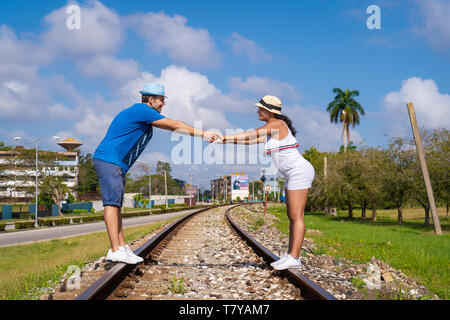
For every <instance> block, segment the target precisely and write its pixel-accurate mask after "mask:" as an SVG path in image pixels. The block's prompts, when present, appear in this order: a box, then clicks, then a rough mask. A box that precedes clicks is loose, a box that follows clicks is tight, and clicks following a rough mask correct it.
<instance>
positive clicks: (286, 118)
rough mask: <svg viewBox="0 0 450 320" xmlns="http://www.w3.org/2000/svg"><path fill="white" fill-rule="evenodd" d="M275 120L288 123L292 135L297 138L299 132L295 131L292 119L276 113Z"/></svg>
mask: <svg viewBox="0 0 450 320" xmlns="http://www.w3.org/2000/svg"><path fill="white" fill-rule="evenodd" d="M275 118H277V119H280V120H283V121H284V122H286V124H287V126H288V128H289V130H291V132H292V135H293V136H294V137H295V134H296V133H297V130H295V128H294V127H293V126H292V121H291V119H289V118H288V117H287V116H285V115H284V114H276V113H275Z"/></svg>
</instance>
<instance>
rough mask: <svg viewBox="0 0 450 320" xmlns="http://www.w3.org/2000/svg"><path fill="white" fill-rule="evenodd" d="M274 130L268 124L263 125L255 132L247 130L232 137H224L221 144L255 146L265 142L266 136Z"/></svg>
mask: <svg viewBox="0 0 450 320" xmlns="http://www.w3.org/2000/svg"><path fill="white" fill-rule="evenodd" d="M274 129H275V128H273V126H272V125H270V124H265V125H264V126H262V127H261V128H258V129H256V130H249V131H246V132H242V133H238V134H235V135H232V136H225V137H224V138H223V141H222V143H233V144H247V145H248V144H257V143H262V142H265V141H266V140H267V136H268V135H270V134H272V133H273V132H272V131H274Z"/></svg>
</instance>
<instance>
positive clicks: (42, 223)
mask: <svg viewBox="0 0 450 320" xmlns="http://www.w3.org/2000/svg"><path fill="white" fill-rule="evenodd" d="M38 224H39V226H40V227H43V226H45V227H51V226H53V219H48V218H47V219H43V218H38Z"/></svg>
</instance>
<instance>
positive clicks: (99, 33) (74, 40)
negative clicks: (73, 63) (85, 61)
mask: <svg viewBox="0 0 450 320" xmlns="http://www.w3.org/2000/svg"><path fill="white" fill-rule="evenodd" d="M69 4H72V2H69V3H68V4H67V5H66V6H64V7H62V8H59V9H57V10H54V11H52V12H51V13H50V14H48V15H47V16H46V17H45V18H44V21H45V22H46V23H47V24H48V25H49V29H48V30H47V31H45V32H44V33H42V34H41V38H42V42H43V44H44V46H45V47H46V48H47V49H48V50H53V51H54V52H55V53H56V54H58V56H61V55H62V56H63V57H64V58H67V56H71V57H75V58H77V59H79V58H80V56H86V55H93V54H94V55H95V54H106V53H111V52H114V51H116V49H117V48H118V46H119V44H120V43H121V41H122V37H123V30H122V27H121V25H120V18H119V16H118V14H117V13H116V12H115V11H114V10H112V9H110V8H107V7H106V6H104V5H103V4H102V3H101V2H99V1H89V2H87V5H86V6H80V9H81V10H80V16H81V28H80V29H69V28H67V26H66V21H67V19H68V18H69V16H70V15H69V14H67V13H66V9H67V6H68V5H69Z"/></svg>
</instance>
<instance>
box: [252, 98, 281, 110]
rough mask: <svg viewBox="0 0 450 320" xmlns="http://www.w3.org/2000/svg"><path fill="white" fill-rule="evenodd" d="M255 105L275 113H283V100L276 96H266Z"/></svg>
mask: <svg viewBox="0 0 450 320" xmlns="http://www.w3.org/2000/svg"><path fill="white" fill-rule="evenodd" d="M255 106H257V107H259V108H264V109H266V110H267V111H269V112H272V113H275V114H281V100H280V99H278V98H277V97H275V96H264V97H263V98H262V99H261V100H259V102H258V103H255Z"/></svg>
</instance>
